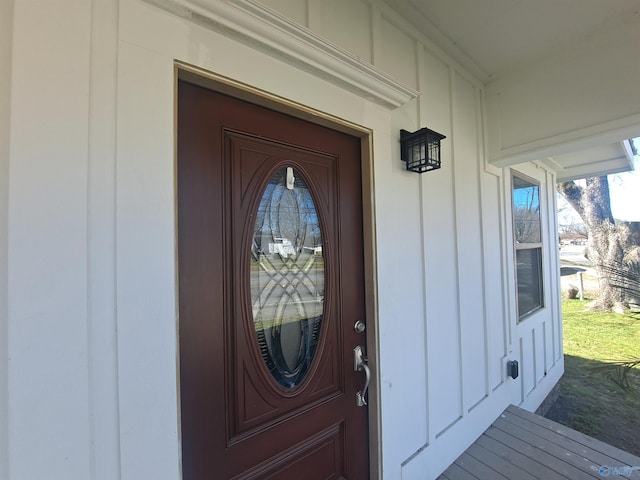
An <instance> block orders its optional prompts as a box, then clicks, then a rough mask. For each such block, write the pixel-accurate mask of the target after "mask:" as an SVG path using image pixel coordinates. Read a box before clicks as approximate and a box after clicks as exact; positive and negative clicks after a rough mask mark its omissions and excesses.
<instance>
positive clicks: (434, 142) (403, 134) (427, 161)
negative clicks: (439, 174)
mask: <svg viewBox="0 0 640 480" xmlns="http://www.w3.org/2000/svg"><path fill="white" fill-rule="evenodd" d="M444 138H447V137H445V136H444V135H442V134H440V133H438V132H434V131H433V130H429V129H428V128H426V127H425V128H421V129H420V130H418V131H416V132H413V133H411V132H407V131H406V130H400V158H401V159H402V160H404V161H405V162H407V170H410V171H412V172H416V173H424V172H428V171H429V170H435V169H436V168H440V140H442V139H444Z"/></svg>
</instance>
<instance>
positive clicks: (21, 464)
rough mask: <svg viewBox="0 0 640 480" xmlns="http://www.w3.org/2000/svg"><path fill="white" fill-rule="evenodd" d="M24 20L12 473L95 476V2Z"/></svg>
mask: <svg viewBox="0 0 640 480" xmlns="http://www.w3.org/2000/svg"><path fill="white" fill-rule="evenodd" d="M14 15H15V16H14V23H13V66H12V72H11V73H12V83H11V98H12V102H11V137H10V165H9V178H10V189H9V211H8V214H9V219H8V221H9V232H8V233H9V235H8V258H9V266H8V311H9V328H8V343H9V345H8V346H9V348H8V353H9V387H8V395H9V408H10V411H9V426H8V433H9V437H10V439H11V442H10V446H9V456H10V460H9V468H10V476H11V478H14V479H22V478H44V477H48V478H90V470H91V455H90V445H91V442H92V436H91V427H90V418H89V417H90V406H89V385H88V383H89V378H88V375H87V369H88V365H89V363H88V362H89V353H88V345H87V337H88V333H89V332H88V326H87V308H88V305H87V296H88V288H89V286H88V283H87V250H88V243H87V177H88V164H87V150H88V133H89V132H88V112H89V70H90V69H89V62H90V45H91V5H90V4H89V3H88V2H84V1H73V0H62V1H60V2H55V4H54V3H48V2H32V1H28V0H26V1H22V0H17V1H16V2H15V10H14ZM62 25H64V28H63V27H61V26H62ZM69 59H72V60H73V61H69Z"/></svg>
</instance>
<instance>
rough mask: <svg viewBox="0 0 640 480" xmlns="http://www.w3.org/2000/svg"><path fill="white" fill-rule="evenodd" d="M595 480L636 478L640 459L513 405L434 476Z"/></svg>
mask: <svg viewBox="0 0 640 480" xmlns="http://www.w3.org/2000/svg"><path fill="white" fill-rule="evenodd" d="M633 467H636V468H633ZM596 478H597V479H604V478H609V479H622V478H626V479H629V478H631V479H640V457H636V456H635V455H631V454H630V453H627V452H624V451H622V450H620V449H618V448H615V447H613V446H611V445H608V444H606V443H604V442H601V441H599V440H596V439H595V438H591V437H589V436H587V435H584V434H582V433H579V432H576V431H575V430H571V429H569V428H567V427H565V426H564V425H560V424H558V423H556V422H552V421H551V420H548V419H546V418H543V417H540V416H539V415H535V414H533V413H530V412H528V411H526V410H523V409H521V408H518V407H515V406H513V405H512V406H510V407H508V408H507V409H506V410H505V411H504V412H503V413H502V415H500V417H498V419H497V420H496V421H495V422H493V424H492V425H491V426H490V427H489V428H488V429H487V430H486V431H485V432H484V433H483V434H482V435H481V436H480V438H478V440H476V441H475V442H474V443H473V445H471V446H470V447H469V448H468V449H467V450H466V451H465V452H464V453H463V454H462V455H460V456H459V457H458V459H457V460H456V461H455V462H454V463H453V464H451V466H449V468H448V469H447V470H445V472H444V473H443V474H442V475H441V476H440V477H439V479H440V480H475V479H481V480H485V479H486V480H533V479H544V480H566V479H571V480H581V479H585V480H586V479H588V480H592V479H596Z"/></svg>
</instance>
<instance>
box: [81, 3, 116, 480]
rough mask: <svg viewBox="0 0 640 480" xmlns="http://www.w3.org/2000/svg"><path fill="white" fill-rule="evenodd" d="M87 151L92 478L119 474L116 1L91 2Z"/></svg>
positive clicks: (108, 478) (105, 479) (103, 479)
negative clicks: (116, 270)
mask: <svg viewBox="0 0 640 480" xmlns="http://www.w3.org/2000/svg"><path fill="white" fill-rule="evenodd" d="M91 27H92V28H91V32H92V35H91V60H90V92H89V95H90V96H89V151H88V163H89V168H88V205H89V208H88V212H87V213H88V218H87V225H88V231H87V236H88V265H87V284H88V305H87V328H88V332H87V333H88V337H87V342H88V345H89V358H88V362H89V414H90V429H91V438H92V442H91V451H90V459H91V460H90V461H91V478H92V479H94V480H111V479H118V478H120V438H119V436H120V430H119V409H118V391H119V390H118V358H117V357H118V355H117V335H116V331H117V325H116V292H115V288H116V287H115V284H116V272H115V264H116V258H115V255H116V248H115V231H116V211H115V209H116V198H115V192H116V183H115V176H116V171H115V162H116V100H117V99H116V91H117V67H116V65H117V49H118V2H117V1H115V0H110V1H106V0H93V3H92V12H91Z"/></svg>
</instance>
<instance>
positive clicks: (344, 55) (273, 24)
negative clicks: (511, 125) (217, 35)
mask: <svg viewBox="0 0 640 480" xmlns="http://www.w3.org/2000/svg"><path fill="white" fill-rule="evenodd" d="M144 1H145V2H147V3H149V4H152V5H155V6H157V7H159V8H162V9H163V10H165V11H167V12H170V13H173V14H174V15H178V16H180V17H183V18H185V19H188V20H190V21H193V22H195V23H198V24H200V25H202V26H204V27H205V28H209V29H211V30H214V31H217V32H221V33H223V34H224V35H226V36H228V37H231V38H238V39H239V40H241V41H244V42H246V43H249V44H250V45H253V46H255V47H257V48H259V49H260V50H262V51H265V52H266V53H268V54H269V55H272V56H274V57H276V58H278V59H281V60H283V61H285V62H287V63H289V64H292V65H295V66H298V67H301V68H302V69H303V70H305V71H309V72H313V74H314V75H316V76H319V77H322V78H326V79H327V80H328V81H330V82H332V83H334V84H337V85H340V86H341V87H343V88H345V89H347V90H349V91H352V92H354V93H356V94H358V95H359V96H361V97H363V98H366V99H368V100H370V101H372V102H375V103H377V104H379V105H382V106H384V107H386V108H388V109H395V108H397V107H400V106H401V105H404V104H406V103H408V102H410V101H411V100H413V99H414V98H416V97H418V95H419V92H418V91H416V90H414V89H412V88H409V87H406V86H405V85H403V84H401V83H399V82H397V81H396V80H394V79H393V78H392V77H390V76H388V75H387V74H386V73H384V72H382V71H380V70H378V69H377V68H375V67H374V66H373V65H370V64H368V63H365V62H362V61H361V60H360V59H359V58H357V57H355V56H354V55H352V54H350V53H349V52H347V51H346V50H344V49H342V48H340V47H337V46H335V45H332V44H331V43H329V42H327V41H326V40H325V39H323V38H322V37H320V36H318V35H316V34H314V33H313V32H311V31H310V30H308V29H306V28H305V27H302V26H300V25H298V24H296V23H294V22H292V21H290V20H289V19H287V18H286V17H284V16H282V15H280V14H279V13H277V12H275V11H273V10H271V9H268V8H266V7H265V6H263V5H261V4H260V3H258V2H257V1H256V0H227V1H224V2H221V1H217V0H144Z"/></svg>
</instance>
